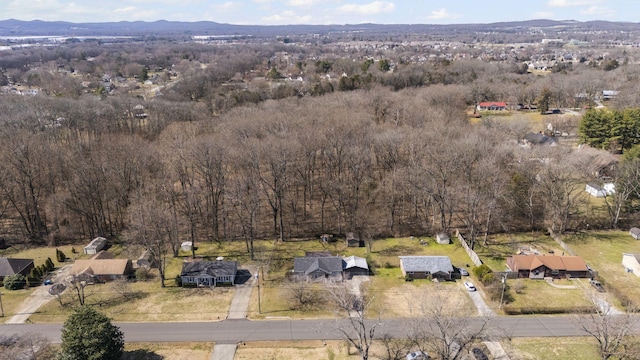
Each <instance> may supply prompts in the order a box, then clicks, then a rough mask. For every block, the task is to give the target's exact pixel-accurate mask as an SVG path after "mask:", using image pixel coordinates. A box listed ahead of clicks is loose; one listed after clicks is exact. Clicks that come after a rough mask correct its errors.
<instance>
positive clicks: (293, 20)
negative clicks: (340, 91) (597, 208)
mask: <svg viewBox="0 0 640 360" xmlns="http://www.w3.org/2000/svg"><path fill="white" fill-rule="evenodd" d="M5 19H18V20H46V21H69V22H76V23H81V22H111V21H137V20H141V21H155V20H170V21H189V22H193V21H215V22H219V23H227V24H238V25H291V24H319V25H329V24H360V23H377V24H468V23H492V22H501V21H518V20H530V19H553V20H578V21H589V20H610V21H630V22H640V1H638V0H528V1H527V0H484V1H483V0H233V1H231V0H28V1H25V0H0V20H5Z"/></svg>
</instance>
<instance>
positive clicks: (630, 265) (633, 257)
mask: <svg viewBox="0 0 640 360" xmlns="http://www.w3.org/2000/svg"><path fill="white" fill-rule="evenodd" d="M622 266H624V268H625V269H626V271H627V272H630V273H633V275H635V276H638V277H640V254H622Z"/></svg>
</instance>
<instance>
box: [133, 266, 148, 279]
mask: <svg viewBox="0 0 640 360" xmlns="http://www.w3.org/2000/svg"><path fill="white" fill-rule="evenodd" d="M148 278H149V269H147V268H146V267H139V268H138V269H137V270H136V280H138V281H145V280H147V279H148Z"/></svg>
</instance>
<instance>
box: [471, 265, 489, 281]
mask: <svg viewBox="0 0 640 360" xmlns="http://www.w3.org/2000/svg"><path fill="white" fill-rule="evenodd" d="M492 272H493V270H491V268H490V267H489V266H487V264H482V265H480V266H476V267H474V268H473V273H474V274H475V275H476V276H477V277H478V279H482V278H483V277H484V276H485V275H486V274H490V273H492Z"/></svg>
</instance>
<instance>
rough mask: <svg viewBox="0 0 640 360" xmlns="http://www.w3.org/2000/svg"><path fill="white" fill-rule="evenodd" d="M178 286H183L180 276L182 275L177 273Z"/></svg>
mask: <svg viewBox="0 0 640 360" xmlns="http://www.w3.org/2000/svg"><path fill="white" fill-rule="evenodd" d="M175 281H176V286H179V287H182V278H181V277H180V275H176V279H175Z"/></svg>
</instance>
